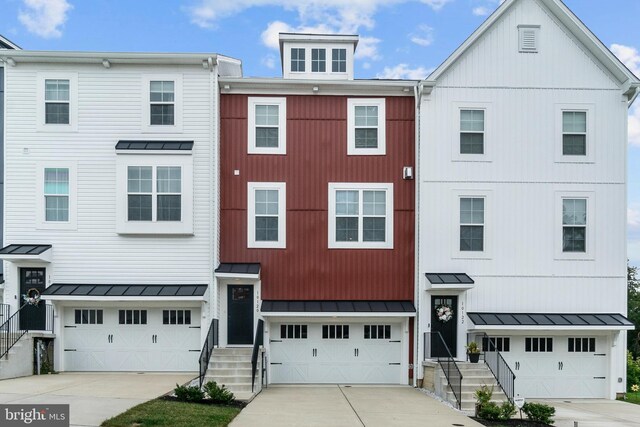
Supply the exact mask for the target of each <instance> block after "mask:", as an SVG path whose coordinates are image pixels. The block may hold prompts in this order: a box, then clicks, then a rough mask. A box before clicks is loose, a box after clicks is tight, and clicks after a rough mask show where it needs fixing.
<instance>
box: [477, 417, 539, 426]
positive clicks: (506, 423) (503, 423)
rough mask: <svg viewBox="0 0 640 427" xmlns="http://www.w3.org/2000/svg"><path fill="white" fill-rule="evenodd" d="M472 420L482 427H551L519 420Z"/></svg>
mask: <svg viewBox="0 0 640 427" xmlns="http://www.w3.org/2000/svg"><path fill="white" fill-rule="evenodd" d="M471 419H472V420H474V421H477V422H479V423H480V424H482V425H485V426H493V427H551V426H550V425H549V424H543V423H538V422H536V421H530V420H520V419H517V418H512V419H510V420H509V421H489V420H483V419H480V418H476V417H471Z"/></svg>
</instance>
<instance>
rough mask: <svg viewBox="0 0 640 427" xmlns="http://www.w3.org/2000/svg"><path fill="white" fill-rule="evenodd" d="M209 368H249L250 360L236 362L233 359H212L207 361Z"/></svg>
mask: <svg viewBox="0 0 640 427" xmlns="http://www.w3.org/2000/svg"><path fill="white" fill-rule="evenodd" d="M209 369H251V361H248V362H247V361H240V362H236V361H233V360H226V359H225V360H214V359H211V361H210V362H209Z"/></svg>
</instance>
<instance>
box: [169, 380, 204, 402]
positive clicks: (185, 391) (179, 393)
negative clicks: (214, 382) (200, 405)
mask: <svg viewBox="0 0 640 427" xmlns="http://www.w3.org/2000/svg"><path fill="white" fill-rule="evenodd" d="M173 391H174V393H175V394H176V397H177V398H178V400H181V401H183V402H202V401H203V400H204V392H203V391H202V390H200V387H197V386H184V385H178V384H176V388H175V389H174V390H173Z"/></svg>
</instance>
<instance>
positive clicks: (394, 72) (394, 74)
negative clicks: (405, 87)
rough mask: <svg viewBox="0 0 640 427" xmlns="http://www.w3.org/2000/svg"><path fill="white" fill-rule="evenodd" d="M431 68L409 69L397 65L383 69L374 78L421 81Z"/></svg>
mask: <svg viewBox="0 0 640 427" xmlns="http://www.w3.org/2000/svg"><path fill="white" fill-rule="evenodd" d="M432 71H433V68H424V67H416V68H409V66H408V65H407V64H398V65H396V66H395V67H384V70H382V72H381V73H378V75H377V76H376V77H378V78H379V79H409V80H422V79H424V78H425V77H427V76H428V75H429V74H430V73H431V72H432Z"/></svg>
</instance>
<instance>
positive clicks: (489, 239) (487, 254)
mask: <svg viewBox="0 0 640 427" xmlns="http://www.w3.org/2000/svg"><path fill="white" fill-rule="evenodd" d="M467 198H473V199H484V245H483V247H484V250H483V251H461V250H460V225H461V224H460V199H467ZM492 201H493V193H492V191H490V190H454V195H453V200H452V203H453V215H451V218H452V221H453V223H452V225H451V229H452V231H453V233H452V242H453V246H452V248H451V249H452V251H451V257H452V258H454V259H491V258H492V254H493V223H494V222H493V216H492V215H493V211H492V209H491V208H492V206H491V203H492Z"/></svg>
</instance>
